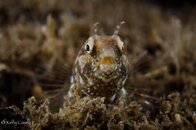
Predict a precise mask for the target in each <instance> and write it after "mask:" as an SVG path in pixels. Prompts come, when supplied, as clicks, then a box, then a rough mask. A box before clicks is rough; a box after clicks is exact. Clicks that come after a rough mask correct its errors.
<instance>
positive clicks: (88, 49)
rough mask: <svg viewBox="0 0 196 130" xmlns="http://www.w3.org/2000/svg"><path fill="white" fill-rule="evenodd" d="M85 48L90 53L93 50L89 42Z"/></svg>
mask: <svg viewBox="0 0 196 130" xmlns="http://www.w3.org/2000/svg"><path fill="white" fill-rule="evenodd" d="M85 50H86V52H88V53H90V52H91V47H90V45H89V44H88V43H87V44H86V45H85Z"/></svg>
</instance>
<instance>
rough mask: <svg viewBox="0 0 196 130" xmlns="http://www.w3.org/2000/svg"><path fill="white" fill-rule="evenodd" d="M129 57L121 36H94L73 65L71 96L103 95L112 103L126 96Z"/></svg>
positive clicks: (83, 47)
mask: <svg viewBox="0 0 196 130" xmlns="http://www.w3.org/2000/svg"><path fill="white" fill-rule="evenodd" d="M127 76H128V59H127V57H126V48H125V44H124V42H123V41H122V40H121V39H120V37H119V36H118V35H112V36H107V35H97V34H95V35H93V36H91V37H89V38H88V40H87V41H86V42H85V43H84V45H83V46H82V48H81V50H80V51H79V53H78V56H77V58H76V60H75V63H74V66H73V73H72V76H71V86H70V89H69V91H68V96H69V97H85V96H89V97H92V98H94V97H104V98H105V102H108V103H113V102H115V101H116V100H118V99H120V98H122V97H126V93H127V92H126V90H125V88H124V85H125V82H126V79H127Z"/></svg>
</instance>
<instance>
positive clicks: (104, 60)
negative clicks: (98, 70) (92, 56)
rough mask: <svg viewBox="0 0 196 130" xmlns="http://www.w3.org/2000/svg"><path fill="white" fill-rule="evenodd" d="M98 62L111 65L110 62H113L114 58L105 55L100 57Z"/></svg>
mask: <svg viewBox="0 0 196 130" xmlns="http://www.w3.org/2000/svg"><path fill="white" fill-rule="evenodd" d="M100 64H103V65H112V64H115V59H114V57H111V56H106V57H104V58H102V59H101V60H100Z"/></svg>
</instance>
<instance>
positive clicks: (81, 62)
mask: <svg viewBox="0 0 196 130" xmlns="http://www.w3.org/2000/svg"><path fill="white" fill-rule="evenodd" d="M87 62H88V58H87V57H86V55H82V56H80V57H79V58H78V63H79V66H80V68H81V73H83V70H84V67H85V65H86V63H87Z"/></svg>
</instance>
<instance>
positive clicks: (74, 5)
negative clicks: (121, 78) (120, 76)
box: [0, 0, 196, 130]
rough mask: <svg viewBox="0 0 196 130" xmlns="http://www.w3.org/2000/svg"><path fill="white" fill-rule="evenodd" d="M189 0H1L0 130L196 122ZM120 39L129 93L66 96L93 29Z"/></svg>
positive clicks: (195, 26) (113, 128) (195, 32)
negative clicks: (121, 96) (114, 97)
mask: <svg viewBox="0 0 196 130" xmlns="http://www.w3.org/2000/svg"><path fill="white" fill-rule="evenodd" d="M195 3H196V2H195V1H194V0H188V1H185V0H179V1H176V0H171V1H169V0H148V1H144V0H92V1H90V0H80V1H78V0H17V1H16V0H6V1H5V0H1V1H0V130H5V129H20V130H21V129H24V130H26V129H33V130H34V129H36V130H42V129H43V130H45V129H46V130H50V129H51V130H55V129H57V130H61V129H65V130H76V129H79V130H96V129H98V130H132V129H134V130H138V129H141V130H147V129H148V130H151V129H152V130H159V129H161V130H164V129H171V130H176V129H179V130H185V129H186V130H188V129H190V130H194V129H196V43H195V41H196V17H195V16H196V4H195ZM121 21H125V24H123V25H122V26H121V28H120V30H119V33H118V35H119V36H120V37H121V39H122V40H123V41H124V42H125V43H126V49H127V53H126V55H127V57H128V60H129V64H130V65H129V77H128V79H127V82H126V85H125V88H126V90H127V91H128V97H127V100H126V101H124V100H120V101H119V102H118V103H115V104H110V105H108V104H105V103H104V98H103V97H97V98H89V97H87V96H86V97H83V98H77V99H70V98H67V96H66V94H67V90H68V89H69V87H70V77H71V73H72V66H73V63H74V61H75V58H76V56H77V54H78V51H79V49H80V47H81V46H82V44H83V43H84V41H85V40H86V39H87V38H88V37H89V36H91V35H93V33H94V28H93V25H94V24H95V23H97V22H98V23H99V24H98V25H97V28H96V29H97V33H98V34H99V35H112V34H113V33H114V30H115V29H116V26H117V25H119V23H120V22H121Z"/></svg>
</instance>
